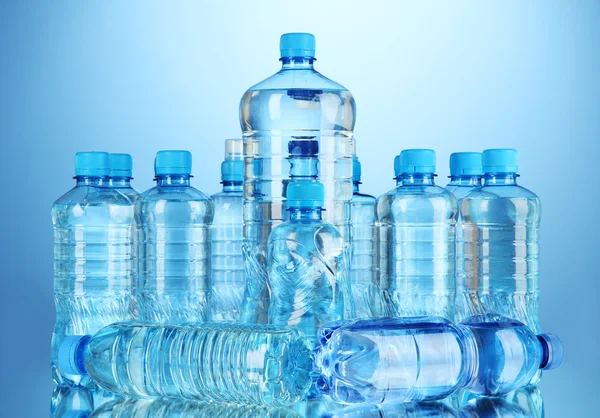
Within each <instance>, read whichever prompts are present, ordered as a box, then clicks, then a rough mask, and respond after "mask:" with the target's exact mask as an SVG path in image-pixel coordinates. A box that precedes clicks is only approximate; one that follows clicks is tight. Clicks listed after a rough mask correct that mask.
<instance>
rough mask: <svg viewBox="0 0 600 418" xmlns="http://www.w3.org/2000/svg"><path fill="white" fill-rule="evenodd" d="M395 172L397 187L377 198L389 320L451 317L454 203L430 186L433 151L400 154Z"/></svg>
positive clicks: (381, 265)
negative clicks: (392, 317)
mask: <svg viewBox="0 0 600 418" xmlns="http://www.w3.org/2000/svg"><path fill="white" fill-rule="evenodd" d="M394 170H395V174H396V181H397V187H396V188H395V189H393V190H391V191H389V192H387V193H385V194H384V195H382V196H381V197H379V199H378V200H377V221H378V229H379V242H380V254H379V257H380V262H379V268H380V272H381V288H382V291H383V294H384V298H385V303H386V305H387V306H386V308H387V309H388V316H416V315H431V316H442V317H444V318H448V319H452V318H453V310H454V293H455V288H454V287H455V280H454V263H455V260H454V245H455V243H454V238H455V235H454V234H455V224H456V212H457V205H456V199H455V198H454V196H453V195H452V194H451V193H450V192H448V191H447V190H446V189H444V188H442V187H439V186H436V185H435V182H434V177H435V152H434V151H433V150H428V149H411V150H404V151H402V152H401V153H400V155H399V156H397V157H396V159H395V161H394Z"/></svg>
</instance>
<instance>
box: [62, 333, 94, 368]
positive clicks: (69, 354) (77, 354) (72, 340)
mask: <svg viewBox="0 0 600 418" xmlns="http://www.w3.org/2000/svg"><path fill="white" fill-rule="evenodd" d="M89 341H90V336H89V335H69V336H67V337H65V339H64V340H63V342H62V343H61V344H60V347H58V367H59V368H60V370H61V371H62V372H63V373H66V374H72V375H82V374H87V371H86V369H85V364H84V363H83V349H84V348H85V346H86V345H87V343H88V342H89Z"/></svg>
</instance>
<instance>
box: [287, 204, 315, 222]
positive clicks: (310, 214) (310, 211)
mask: <svg viewBox="0 0 600 418" xmlns="http://www.w3.org/2000/svg"><path fill="white" fill-rule="evenodd" d="M321 212H323V208H322V207H316V208H295V207H292V208H290V221H320V220H322V219H323V217H322V214H321Z"/></svg>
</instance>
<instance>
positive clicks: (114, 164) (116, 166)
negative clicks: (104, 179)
mask: <svg viewBox="0 0 600 418" xmlns="http://www.w3.org/2000/svg"><path fill="white" fill-rule="evenodd" d="M132 167H133V161H132V159H131V155H129V154H110V187H112V188H113V189H117V190H118V191H119V192H121V193H123V194H124V195H125V196H127V197H128V198H129V199H130V200H131V201H132V202H133V203H135V201H136V199H137V198H138V197H139V195H140V194H139V193H138V191H137V190H135V189H134V188H133V187H131V180H132V179H133V177H132V171H131V170H132Z"/></svg>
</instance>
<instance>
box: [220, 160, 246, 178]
mask: <svg viewBox="0 0 600 418" xmlns="http://www.w3.org/2000/svg"><path fill="white" fill-rule="evenodd" d="M221 181H244V162H243V161H242V160H225V161H223V162H222V163H221Z"/></svg>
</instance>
